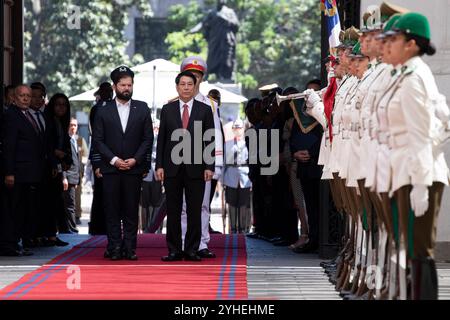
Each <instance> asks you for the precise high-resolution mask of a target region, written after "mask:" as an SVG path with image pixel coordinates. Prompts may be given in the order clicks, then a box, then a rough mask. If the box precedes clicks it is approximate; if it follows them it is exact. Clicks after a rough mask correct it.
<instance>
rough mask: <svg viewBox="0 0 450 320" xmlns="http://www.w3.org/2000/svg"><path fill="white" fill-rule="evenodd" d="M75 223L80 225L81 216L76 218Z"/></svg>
mask: <svg viewBox="0 0 450 320" xmlns="http://www.w3.org/2000/svg"><path fill="white" fill-rule="evenodd" d="M75 223H76V225H77V226H79V225H80V224H81V219H80V218H76V219H75Z"/></svg>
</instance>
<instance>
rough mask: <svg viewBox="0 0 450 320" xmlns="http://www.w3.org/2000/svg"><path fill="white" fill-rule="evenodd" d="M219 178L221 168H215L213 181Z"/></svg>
mask: <svg viewBox="0 0 450 320" xmlns="http://www.w3.org/2000/svg"><path fill="white" fill-rule="evenodd" d="M221 176H222V168H221V167H215V168H214V175H213V179H214V180H219V179H220V177H221Z"/></svg>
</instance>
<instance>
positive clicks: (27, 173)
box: [3, 85, 48, 255]
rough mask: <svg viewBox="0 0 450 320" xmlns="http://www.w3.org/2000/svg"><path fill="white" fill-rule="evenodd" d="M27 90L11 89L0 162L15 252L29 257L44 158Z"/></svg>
mask: <svg viewBox="0 0 450 320" xmlns="http://www.w3.org/2000/svg"><path fill="white" fill-rule="evenodd" d="M31 97H32V93H31V89H30V88H29V87H28V86H26V85H20V86H18V87H16V89H15V105H12V106H11V107H10V108H8V110H7V111H6V113H5V116H4V122H3V151H4V155H3V160H4V175H5V181H4V182H5V185H6V187H7V189H8V192H9V212H10V215H11V217H12V221H13V224H14V228H13V229H14V241H15V242H16V243H19V241H20V240H22V245H23V247H24V248H23V250H22V248H20V246H17V247H16V250H17V251H19V252H20V254H24V255H29V254H31V252H30V251H28V250H27V246H28V243H30V241H31V239H32V238H33V237H34V236H35V235H36V234H35V232H36V230H35V229H34V228H35V226H36V212H37V211H36V210H37V209H36V208H39V199H40V197H39V190H41V186H40V185H41V183H42V181H43V178H44V171H45V165H46V159H47V155H48V154H47V148H46V139H45V135H44V132H42V129H40V127H39V125H38V123H37V122H36V121H35V119H34V118H33V116H32V115H31V113H30V109H29V108H30V105H31Z"/></svg>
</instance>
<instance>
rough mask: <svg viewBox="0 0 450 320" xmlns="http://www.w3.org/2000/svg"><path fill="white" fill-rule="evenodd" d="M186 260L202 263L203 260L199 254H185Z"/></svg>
mask: <svg viewBox="0 0 450 320" xmlns="http://www.w3.org/2000/svg"><path fill="white" fill-rule="evenodd" d="M184 260H185V261H197V262H199V261H202V258H200V257H199V256H198V255H197V254H195V253H185V254H184Z"/></svg>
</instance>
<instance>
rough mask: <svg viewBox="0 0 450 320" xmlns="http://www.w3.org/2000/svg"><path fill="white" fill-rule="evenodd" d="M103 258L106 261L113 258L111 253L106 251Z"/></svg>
mask: <svg viewBox="0 0 450 320" xmlns="http://www.w3.org/2000/svg"><path fill="white" fill-rule="evenodd" d="M103 258H105V259H109V258H111V251H109V250H105V253H104V254H103Z"/></svg>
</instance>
